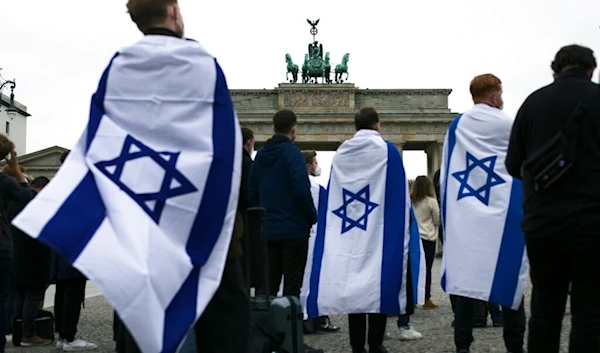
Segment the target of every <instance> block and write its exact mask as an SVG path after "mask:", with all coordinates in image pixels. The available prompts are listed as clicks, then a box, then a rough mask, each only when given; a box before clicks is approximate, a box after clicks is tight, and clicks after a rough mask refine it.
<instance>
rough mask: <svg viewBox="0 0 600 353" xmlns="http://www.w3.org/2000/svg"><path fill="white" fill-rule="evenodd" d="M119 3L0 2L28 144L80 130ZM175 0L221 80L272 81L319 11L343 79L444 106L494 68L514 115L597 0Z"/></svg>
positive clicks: (598, 39)
mask: <svg viewBox="0 0 600 353" xmlns="http://www.w3.org/2000/svg"><path fill="white" fill-rule="evenodd" d="M125 3H126V1H125V0H61V1H47V0H4V1H3V2H2V21H0V40H1V44H2V51H1V54H0V67H1V68H2V69H3V70H2V74H3V77H4V78H5V79H12V78H16V80H17V83H18V87H17V89H16V90H15V97H16V99H17V100H18V101H19V102H21V103H23V104H25V105H26V106H27V107H28V111H29V113H31V114H32V116H31V117H30V118H29V121H28V139H27V152H28V153H29V152H33V151H37V150H39V149H42V148H46V147H49V146H53V145H60V146H64V147H67V148H70V147H72V145H73V144H74V142H75V141H76V139H77V138H78V137H79V135H80V134H81V132H82V130H83V128H84V126H85V124H86V122H87V116H88V111H89V100H90V97H91V94H92V93H93V92H94V91H95V89H96V86H97V84H98V80H99V78H100V75H101V73H102V71H103V70H104V68H105V67H106V65H107V64H108V61H109V60H110V58H111V57H112V56H113V54H114V53H115V52H116V51H117V50H118V49H120V48H122V47H125V46H128V45H130V44H132V43H134V42H136V41H137V40H139V39H140V37H141V34H140V33H139V32H138V30H137V28H136V27H135V25H133V23H132V22H131V21H130V19H129V16H128V15H127V13H126V9H125ZM180 5H181V8H182V11H183V16H184V20H185V24H186V36H187V37H190V38H194V39H196V40H198V41H199V42H200V43H202V45H203V46H204V47H205V48H206V49H207V50H208V51H209V52H210V53H211V54H212V55H214V56H215V57H216V58H217V59H218V60H219V62H220V64H221V66H222V67H223V69H224V71H225V74H226V76H227V80H228V84H229V87H230V88H274V87H276V86H277V84H278V83H281V82H283V81H284V80H285V71H286V70H285V65H286V64H285V61H284V55H285V54H286V53H290V54H291V55H292V58H293V60H294V61H295V62H296V63H301V62H302V60H303V55H304V52H305V51H306V49H307V45H308V43H309V42H311V41H312V37H311V35H310V34H309V29H310V26H309V25H308V23H307V22H306V19H307V18H309V19H311V20H316V19H319V18H320V19H321V21H320V23H319V25H318V29H319V34H318V36H317V39H318V40H319V42H320V43H323V46H324V51H328V52H330V54H331V60H332V65H335V64H338V63H339V62H340V61H341V58H342V55H343V54H344V53H346V52H349V53H350V54H351V55H350V62H349V64H348V67H349V73H350V76H349V81H350V82H351V83H355V84H356V85H357V86H358V87H360V88H371V89H374V88H451V89H453V93H452V94H451V96H450V108H451V109H452V111H453V112H461V111H463V110H466V109H468V108H469V107H470V106H471V104H472V103H471V101H470V97H469V93H468V85H469V81H470V80H471V79H472V78H473V77H474V76H475V75H478V74H482V73H487V72H491V73H494V74H495V75H497V76H498V77H500V79H501V80H502V81H503V83H504V100H505V111H506V112H507V113H508V114H509V115H514V114H515V113H516V111H517V109H518V107H519V106H520V104H521V103H522V102H523V100H524V99H525V98H526V97H527V95H528V94H529V93H531V92H532V91H533V90H535V89H537V88H539V87H541V86H543V85H546V84H548V83H550V82H551V80H552V78H551V70H550V67H549V66H550V62H551V60H552V58H553V57H554V55H555V54H556V52H557V51H558V49H559V48H560V47H561V46H563V45H567V44H572V43H577V44H582V45H585V46H588V47H591V48H592V49H594V50H595V51H596V52H597V53H596V55H598V52H600V45H599V44H600V29H599V28H598V26H599V25H600V18H598V14H599V13H600V2H599V1H597V0H594V1H593V0H571V1H568V2H567V1H564V0H520V1H516V0H503V1H481V0H478V1H477V0H454V1H447V0H421V1H397V0H396V1H391V0H388V1H384V0H370V1H368V2H367V1H337V0H335V1H334V0H327V1H299V2H298V1H294V2H292V1H281V0H279V1H275V0H255V1H247V0H220V1H200V0H180ZM595 76H596V77H595V78H594V81H596V82H597V74H596V75H595ZM4 93H5V94H6V93H8V92H6V91H5V92H4ZM375 108H376V107H375ZM384 135H385V131H384ZM420 156H421V157H422V155H420ZM408 162H409V161H407V163H408ZM415 163H417V162H415ZM417 164H421V165H422V163H417ZM407 168H408V167H407ZM415 168H417V167H416V164H415V165H414V166H413V168H411V169H415ZM418 169H422V167H418ZM423 172H424V170H421V171H418V172H417V171H416V169H415V173H416V174H419V173H423ZM415 173H412V174H415Z"/></svg>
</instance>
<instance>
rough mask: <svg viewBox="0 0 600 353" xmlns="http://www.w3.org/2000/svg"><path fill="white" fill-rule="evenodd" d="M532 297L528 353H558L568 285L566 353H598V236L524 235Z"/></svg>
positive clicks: (599, 244)
mask: <svg viewBox="0 0 600 353" xmlns="http://www.w3.org/2000/svg"><path fill="white" fill-rule="evenodd" d="M525 239H526V243H527V254H528V256H529V263H530V266H531V267H530V268H531V270H530V275H531V282H532V284H533V292H532V298H531V318H530V320H529V347H528V350H529V352H530V353H557V352H558V351H559V346H560V332H561V329H562V320H563V316H564V313H565V305H566V301H567V294H568V291H569V282H570V283H571V323H572V325H571V338H570V341H569V352H570V353H583V352H585V353H598V352H600V301H599V298H600V285H599V284H598V278H600V277H599V274H600V261H598V249H599V248H600V233H597V234H589V235H583V234H561V235H560V236H557V237H543V238H540V237H538V236H536V235H535V234H526V235H525Z"/></svg>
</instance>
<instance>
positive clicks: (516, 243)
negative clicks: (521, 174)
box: [489, 178, 525, 307]
mask: <svg viewBox="0 0 600 353" xmlns="http://www.w3.org/2000/svg"><path fill="white" fill-rule="evenodd" d="M522 202H523V188H522V184H521V181H520V180H517V179H514V178H513V184H512V188H511V192H510V203H509V205H508V211H507V215H506V223H505V224H504V233H503V234H502V243H501V245H500V253H499V254H498V262H497V264H496V273H495V274H494V282H493V284H492V291H491V293H490V300H489V301H490V302H491V303H494V304H498V305H503V306H507V307H512V305H513V302H514V300H515V294H516V292H517V287H518V284H519V273H520V272H521V266H522V262H523V253H524V251H525V236H524V235H523V232H522V230H521V220H522V219H523V207H522Z"/></svg>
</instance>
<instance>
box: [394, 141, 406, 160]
mask: <svg viewBox="0 0 600 353" xmlns="http://www.w3.org/2000/svg"><path fill="white" fill-rule="evenodd" d="M394 146H396V148H397V149H398V152H400V157H403V154H402V153H403V152H404V142H394Z"/></svg>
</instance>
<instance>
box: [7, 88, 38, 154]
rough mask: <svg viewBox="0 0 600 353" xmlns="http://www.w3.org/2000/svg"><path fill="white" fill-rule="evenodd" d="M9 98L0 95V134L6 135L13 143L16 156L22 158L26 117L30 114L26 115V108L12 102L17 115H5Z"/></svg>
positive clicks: (25, 134) (25, 144) (24, 149)
mask: <svg viewBox="0 0 600 353" xmlns="http://www.w3.org/2000/svg"><path fill="white" fill-rule="evenodd" d="M9 102H10V97H9V96H6V95H4V94H0V132H3V133H5V134H7V135H8V136H9V137H10V139H11V140H12V141H13V142H14V143H15V150H16V151H17V155H19V156H22V155H24V154H25V152H26V151H27V117H29V116H31V114H29V113H27V107H26V106H24V105H23V104H21V103H19V102H17V101H14V106H15V108H17V113H16V114H14V115H9V114H7V111H6V110H7V108H8V106H9Z"/></svg>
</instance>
